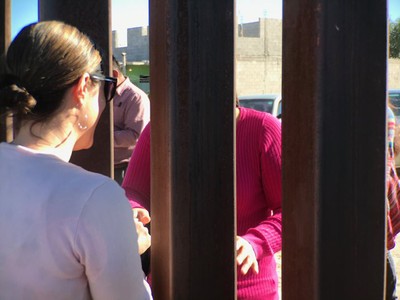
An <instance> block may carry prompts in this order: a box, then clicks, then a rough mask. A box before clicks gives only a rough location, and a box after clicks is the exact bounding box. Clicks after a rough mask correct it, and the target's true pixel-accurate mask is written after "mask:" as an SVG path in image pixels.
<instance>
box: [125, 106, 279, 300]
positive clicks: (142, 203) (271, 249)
mask: <svg viewBox="0 0 400 300" xmlns="http://www.w3.org/2000/svg"><path fill="white" fill-rule="evenodd" d="M236 122H237V126H236V178H237V191H236V194H237V238H236V249H237V258H236V261H237V265H238V276H237V296H238V297H237V298H238V299H252V300H258V299H259V300H261V299H262V300H275V299H279V294H278V275H277V272H276V263H275V258H274V254H275V253H276V252H278V251H280V250H281V247H282V209H281V201H282V182H281V181H282V178H281V169H282V164H281V123H280V121H279V120H278V119H277V118H275V117H273V116H272V115H271V114H268V113H264V112H259V111H255V110H252V109H248V108H244V107H237V108H236ZM122 187H123V188H124V189H125V192H126V195H127V197H128V199H129V201H130V203H131V206H132V208H133V209H134V210H135V211H136V212H137V213H138V218H139V220H141V221H142V222H143V223H148V222H150V215H149V210H150V197H151V195H150V124H148V125H147V126H146V128H145V129H144V131H143V133H142V135H141V137H140V139H139V141H138V144H137V145H136V148H135V151H134V152H133V154H132V158H131V160H130V163H129V166H128V169H127V173H126V177H125V178H124V181H123V183H122Z"/></svg>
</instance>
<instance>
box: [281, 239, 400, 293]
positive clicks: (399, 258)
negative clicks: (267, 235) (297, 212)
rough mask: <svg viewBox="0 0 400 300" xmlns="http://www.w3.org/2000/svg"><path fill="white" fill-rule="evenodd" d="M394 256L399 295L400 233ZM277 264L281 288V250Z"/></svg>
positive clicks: (393, 251) (393, 252)
mask: <svg viewBox="0 0 400 300" xmlns="http://www.w3.org/2000/svg"><path fill="white" fill-rule="evenodd" d="M391 253H392V256H393V260H394V263H395V265H396V274H397V288H396V292H397V296H398V297H399V296H400V235H398V236H397V237H396V247H394V249H393V250H392V252H391ZM276 264H277V270H278V276H279V289H280V288H281V252H279V253H277V254H276Z"/></svg>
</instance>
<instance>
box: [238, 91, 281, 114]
mask: <svg viewBox="0 0 400 300" xmlns="http://www.w3.org/2000/svg"><path fill="white" fill-rule="evenodd" d="M239 106H243V107H248V108H252V109H255V110H259V111H265V112H268V113H270V114H272V115H273V116H275V117H277V118H281V115H282V97H281V95H280V94H261V95H246V96H239Z"/></svg>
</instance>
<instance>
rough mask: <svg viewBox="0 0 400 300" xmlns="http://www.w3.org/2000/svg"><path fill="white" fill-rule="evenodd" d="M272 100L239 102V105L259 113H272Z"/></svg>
mask: <svg viewBox="0 0 400 300" xmlns="http://www.w3.org/2000/svg"><path fill="white" fill-rule="evenodd" d="M273 103H274V101H273V100H267V99H261V100H259V99H255V100H239V105H240V106H243V107H247V108H252V109H255V110H259V111H265V112H268V113H271V112H272V105H273Z"/></svg>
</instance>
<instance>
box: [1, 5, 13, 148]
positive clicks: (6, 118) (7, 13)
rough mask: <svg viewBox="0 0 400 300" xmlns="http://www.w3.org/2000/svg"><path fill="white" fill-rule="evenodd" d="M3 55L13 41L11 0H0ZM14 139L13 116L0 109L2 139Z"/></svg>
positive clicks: (9, 140) (8, 140)
mask: <svg viewBox="0 0 400 300" xmlns="http://www.w3.org/2000/svg"><path fill="white" fill-rule="evenodd" d="M0 36H1V41H0V43H1V45H0V47H1V48H0V49H1V55H3V54H5V52H6V50H7V48H8V45H9V44H10V42H11V0H0ZM12 140H13V127H12V117H11V116H10V115H8V114H4V113H2V112H1V111H0V141H7V142H11V141H12Z"/></svg>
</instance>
